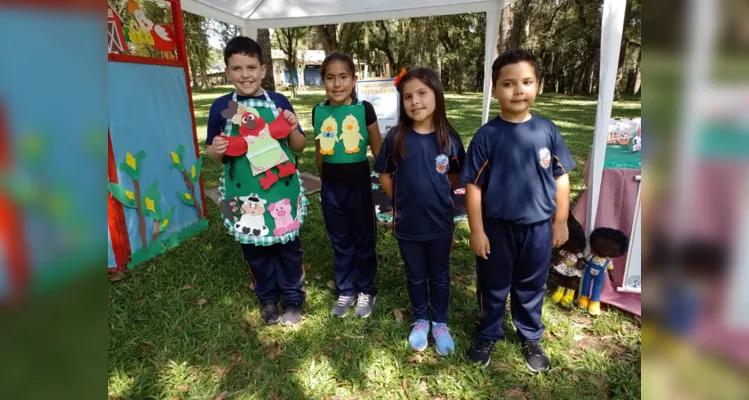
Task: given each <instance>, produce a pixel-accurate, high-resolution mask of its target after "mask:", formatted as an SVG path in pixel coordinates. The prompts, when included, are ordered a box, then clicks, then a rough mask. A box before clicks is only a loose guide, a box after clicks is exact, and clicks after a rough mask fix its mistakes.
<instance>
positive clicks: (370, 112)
mask: <svg viewBox="0 0 749 400" xmlns="http://www.w3.org/2000/svg"><path fill="white" fill-rule="evenodd" d="M363 104H364V121H365V122H366V124H367V132H369V148H370V149H371V150H372V155H374V157H375V158H377V155H378V154H380V147H381V146H382V135H381V134H380V124H379V123H377V111H375V109H374V106H373V105H372V103H370V102H368V101H365V102H363Z"/></svg>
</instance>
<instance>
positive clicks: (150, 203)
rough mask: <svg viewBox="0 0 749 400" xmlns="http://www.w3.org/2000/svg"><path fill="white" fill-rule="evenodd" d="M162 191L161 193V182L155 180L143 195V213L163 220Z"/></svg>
mask: <svg viewBox="0 0 749 400" xmlns="http://www.w3.org/2000/svg"><path fill="white" fill-rule="evenodd" d="M159 203H161V193H159V184H158V182H154V183H153V184H152V185H151V186H149V187H148V190H146V193H145V195H143V215H147V216H149V217H151V218H153V219H155V220H161V217H160V215H161V210H160V208H159Z"/></svg>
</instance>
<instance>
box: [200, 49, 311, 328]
mask: <svg viewBox="0 0 749 400" xmlns="http://www.w3.org/2000/svg"><path fill="white" fill-rule="evenodd" d="M262 59H263V57H262V51H261V49H260V45H258V43H257V42H255V41H254V40H252V39H250V38H248V37H244V36H238V37H235V38H233V39H232V40H230V41H229V43H227V44H226V48H225V49H224V62H225V63H226V74H227V76H228V77H229V78H230V79H231V82H232V84H233V85H234V88H235V90H234V91H232V92H231V93H229V94H227V95H224V96H221V97H219V98H217V99H216V100H215V101H214V102H213V104H212V105H211V109H210V111H209V113H208V129H207V135H206V136H207V137H206V141H205V143H206V145H207V149H206V153H207V154H208V157H210V158H211V159H213V160H217V161H222V162H223V163H224V168H223V170H224V171H223V172H224V173H223V178H224V181H223V183H222V187H221V188H220V189H223V191H222V201H229V200H231V199H238V200H239V201H240V202H242V203H241V204H242V207H243V210H244V208H245V207H246V208H248V209H251V210H252V212H253V213H255V214H256V215H259V216H261V219H260V220H261V221H263V223H262V229H258V230H257V231H255V232H254V233H253V232H252V231H250V230H249V229H248V230H247V231H243V230H237V229H235V226H234V224H233V222H234V221H232V220H231V219H227V216H224V219H225V221H224V225H225V226H227V228H228V229H229V232H230V233H231V234H232V236H234V238H235V240H236V241H238V242H239V243H240V244H241V246H242V253H243V255H244V259H245V261H246V262H247V264H248V265H249V273H250V275H251V276H252V279H253V281H254V282H255V294H256V295H257V297H258V301H259V302H260V316H261V318H262V319H263V321H265V322H266V323H268V324H274V323H277V322H279V321H280V322H281V323H282V324H284V325H296V324H298V323H299V322H300V321H301V319H302V314H303V311H302V304H303V303H304V300H305V291H304V288H303V287H302V285H303V282H304V267H303V266H302V265H303V264H302V261H303V255H304V253H303V252H302V248H301V240H300V239H299V225H301V221H302V217H303V216H304V214H306V198H304V196H303V188H301V185H300V183H299V178H298V173H297V171H296V167H295V166H294V162H293V161H292V160H294V153H297V154H298V153H300V152H301V151H303V150H304V147H305V144H306V139H305V137H304V133H303V132H302V129H301V127H300V126H299V122H298V120H297V117H296V115H295V114H294V109H293V108H292V107H291V104H290V103H289V100H288V99H287V98H286V97H285V96H284V95H282V94H279V93H276V92H272V91H266V90H264V89H263V88H262V87H261V86H260V83H261V82H262V80H263V78H264V77H265V73H266V65H263V63H262ZM239 106H242V107H244V108H243V110H244V111H240V108H239ZM235 112H238V114H236V115H230V114H234V113H235ZM237 115H238V116H240V117H241V118H237ZM280 117H282V118H283V119H284V120H285V121H286V122H287V123H288V126H289V127H290V132H288V135H286V132H283V133H284V136H285V137H284V138H283V139H280V140H278V143H276V142H275V140H272V141H270V145H271V146H270V148H271V150H275V151H278V152H280V151H283V154H284V157H283V162H282V163H279V164H278V165H276V166H273V167H272V168H270V169H267V168H266V169H267V170H266V171H264V173H263V174H256V173H255V172H254V169H253V168H256V165H255V164H253V160H254V159H252V158H251V154H252V153H261V152H259V151H254V150H253V148H250V147H248V150H247V152H246V154H241V155H239V156H229V155H228V154H227V152H228V150H229V149H230V147H229V140H231V139H235V138H236V137H237V135H238V130H239V126H240V124H239V122H240V121H241V122H242V127H244V128H247V127H250V128H254V127H257V126H258V124H259V123H258V122H257V121H263V122H260V124H262V123H264V122H267V123H266V124H265V125H266V126H269V125H272V124H277V121H276V120H277V119H279V118H280ZM250 143H251V144H248V145H246V146H252V145H253V143H254V145H258V144H260V143H261V141H260V139H256V140H255V141H254V142H250ZM261 154H262V153H261ZM248 157H250V159H248ZM269 178H275V180H274V179H269ZM263 179H266V180H267V181H265V183H264V184H263V183H261V182H263ZM224 199H226V200H224ZM279 210H280V211H279ZM279 212H283V215H291V217H293V220H294V224H293V229H288V228H286V229H283V228H281V230H278V229H274V223H275V221H276V218H278V216H279V215H281V214H279ZM278 220H279V221H280V219H278ZM287 226H288V224H287ZM276 228H278V227H276ZM282 296H283V314H281V311H280V310H279V308H278V303H279V300H281V297H282Z"/></svg>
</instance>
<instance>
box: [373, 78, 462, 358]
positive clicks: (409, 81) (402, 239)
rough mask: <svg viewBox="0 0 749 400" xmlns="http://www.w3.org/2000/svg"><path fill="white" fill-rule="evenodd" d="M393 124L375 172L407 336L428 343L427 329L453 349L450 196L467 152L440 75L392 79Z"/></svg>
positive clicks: (443, 351) (441, 347)
mask: <svg viewBox="0 0 749 400" xmlns="http://www.w3.org/2000/svg"><path fill="white" fill-rule="evenodd" d="M396 86H397V88H398V91H399V92H400V116H399V121H398V125H397V126H396V127H395V128H393V129H391V130H390V132H388V134H387V136H386V137H385V142H384V144H383V147H382V151H380V154H379V155H378V157H377V160H376V161H375V166H374V169H375V171H377V172H379V173H380V183H381V184H382V189H383V190H384V191H385V193H387V195H388V196H390V198H391V199H392V200H393V232H394V234H395V237H396V238H397V239H398V245H399V247H400V251H401V256H402V257H403V261H404V262H405V264H406V278H407V286H408V296H409V298H410V299H411V306H412V308H413V315H414V319H415V321H414V324H413V329H412V330H411V334H410V335H409V336H408V341H409V343H410V345H411V348H413V349H414V350H415V351H422V350H424V349H426V347H427V335H428V334H429V330H430V323H429V317H430V315H429V314H430V313H429V309H430V308H431V319H432V322H431V331H432V336H433V337H434V340H435V349H436V351H437V353H438V354H440V355H447V354H448V353H450V352H452V351H454V349H455V343H454V342H453V338H452V336H451V335H450V331H449V330H448V328H447V319H448V318H447V317H448V308H449V302H450V270H449V258H450V249H451V247H452V240H453V228H454V225H453V215H452V212H453V197H454V193H455V192H454V190H455V189H456V188H457V187H458V184H459V173H460V165H461V164H462V162H463V158H464V156H465V150H464V148H463V144H462V143H461V141H460V137H459V136H458V135H457V133H456V132H455V130H454V129H453V128H452V126H450V123H449V122H448V121H447V114H446V112H445V95H444V92H443V89H442V84H441V83H440V79H439V77H438V76H437V74H436V73H435V72H434V71H432V70H430V69H427V68H418V69H413V70H411V71H409V72H408V73H406V74H405V75H402V76H400V77H399V78H396Z"/></svg>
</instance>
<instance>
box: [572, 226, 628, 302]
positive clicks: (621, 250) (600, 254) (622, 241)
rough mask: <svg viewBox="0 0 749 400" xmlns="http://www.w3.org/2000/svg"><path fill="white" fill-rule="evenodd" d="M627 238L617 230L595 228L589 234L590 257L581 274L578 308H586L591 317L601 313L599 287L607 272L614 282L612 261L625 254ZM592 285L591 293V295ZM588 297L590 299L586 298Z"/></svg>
mask: <svg viewBox="0 0 749 400" xmlns="http://www.w3.org/2000/svg"><path fill="white" fill-rule="evenodd" d="M628 247H629V238H627V235H626V234H625V233H624V232H622V231H620V230H617V229H612V228H596V229H595V230H594V231H593V233H591V234H590V255H589V256H588V257H587V259H586V261H587V262H588V264H587V265H586V266H585V271H584V272H583V288H582V293H580V300H579V301H578V306H579V307H580V308H587V309H588V313H590V314H591V315H599V314H600V313H601V287H602V286H603V280H604V279H605V274H604V273H605V272H608V275H609V279H610V280H611V281H612V282H613V281H614V263H613V261H612V259H614V258H617V257H620V256H621V255H622V254H626V253H627V248H628ZM591 284H592V293H591ZM588 295H590V297H588Z"/></svg>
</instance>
